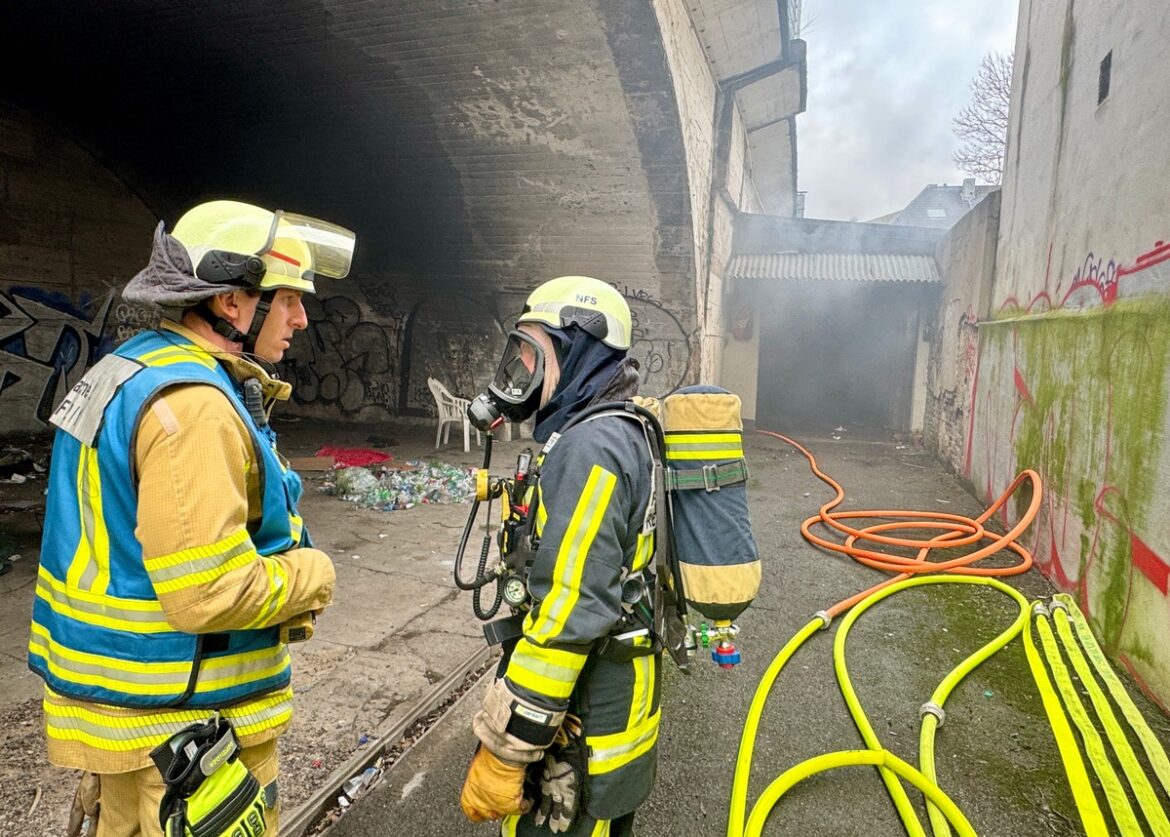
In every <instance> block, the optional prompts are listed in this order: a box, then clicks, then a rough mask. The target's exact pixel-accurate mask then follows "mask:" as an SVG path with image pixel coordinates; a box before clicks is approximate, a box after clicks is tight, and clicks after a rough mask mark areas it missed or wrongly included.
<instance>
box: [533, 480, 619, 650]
mask: <svg viewBox="0 0 1170 837" xmlns="http://www.w3.org/2000/svg"><path fill="white" fill-rule="evenodd" d="M616 485H617V477H616V476H614V475H613V474H611V473H610V472H609V471H607V470H605V469H604V468H602V467H601V466H600V465H594V466H593V468H592V470H591V471H590V472H589V478H588V479H587V480H586V481H585V488H584V490H582V492H581V496H580V497H579V498H578V500H577V507H576V508H575V509H574V510H573V516H572V518H571V519H570V520H569V527H568V529H566V530H565V536H564V537H563V538H562V539H561V545H560V549H559V550H558V551H557V560H556V565H555V566H554V568H553V578H552V589H551V590H550V591H549V594H548V598H546V599H545V600H544V602H542V603H541V606H540V608H539V615H538V616H537V618H536V620H535V622H534V623H533V630H532V631H531V633H532V635H533V639H534V640H535V641H537V642H545V641H547V640H549V639H552V638H553V637H555V636H557V635H558V634H559V633H560V632H561V631H562V630H564V627H565V621H566V620H567V619H568V617H569V614H570V613H571V612H572V610H573V606H574V605H575V604H576V603H577V597H578V596H579V595H580V588H581V574H582V573H583V572H584V571H585V559H586V557H587V556H588V555H589V549H590V547H592V546H593V539H594V538H595V537H597V530H598V529H599V528H601V521H602V519H603V518H604V517H605V510H606V508H607V507H608V506H609V498H610V495H612V494H613V489H614V486H616Z"/></svg>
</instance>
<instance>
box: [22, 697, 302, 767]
mask: <svg viewBox="0 0 1170 837" xmlns="http://www.w3.org/2000/svg"><path fill="white" fill-rule="evenodd" d="M42 705H43V707H44V712H45V725H46V728H47V731H48V735H49V737H50V738H55V739H57V740H60V741H80V742H81V743H83V744H86V745H89V746H91V747H95V748H97V749H100V750H107V751H112V752H128V751H130V750H137V749H141V748H147V747H155V746H157V745H159V744H161V743H162V742H163V741H165V740H166V739H167V738H170V737H171V736H172V735H174V734H175V733H176V732H178V731H179V730H181V729H183V728H184V727H186V726H189V725H190V724H193V723H198V722H201V721H205V720H207V718H208V716H209V715H210V714H211V712H210V710H199V709H187V710H181V711H170V710H165V709H164V710H159V711H157V712H153V711H144V710H141V709H121V708H119V707H116V706H106V705H104V704H95V703H87V704H85V705H84V706H83V705H79V704H78V703H76V702H73V701H69V700H68V698H61V697H59V696H58V695H56V694H55V693H53V692H52V691H50V690H48V689H46V690H45V699H44V701H43V703H42ZM292 709H293V702H292V690H291V689H284V690H282V691H280V692H277V693H275V694H272V695H265V696H264V697H262V698H258V699H256V700H254V701H248V702H247V703H243V704H238V705H236V706H229V707H225V708H222V709H220V710H219V712H220V715H222V716H223V717H225V718H227V719H228V720H230V721H231V722H232V727H233V728H235V730H236V734H237V735H240V736H247V735H253V734H255V733H257V732H263V731H264V730H267V729H272V728H274V727H278V726H281V725H283V724H286V723H288V722H289V720H291V719H292Z"/></svg>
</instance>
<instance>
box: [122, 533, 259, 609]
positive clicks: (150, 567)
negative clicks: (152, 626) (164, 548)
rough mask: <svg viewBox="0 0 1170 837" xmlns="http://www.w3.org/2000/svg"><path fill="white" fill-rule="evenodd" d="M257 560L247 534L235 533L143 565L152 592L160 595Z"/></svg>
mask: <svg viewBox="0 0 1170 837" xmlns="http://www.w3.org/2000/svg"><path fill="white" fill-rule="evenodd" d="M258 557H259V555H258V554H257V553H256V548H255V547H254V546H253V545H252V539H251V538H249V537H248V532H247V530H246V529H237V530H236V531H235V532H233V533H232V534H230V535H228V536H227V537H226V538H223V539H222V540H218V541H216V542H215V543H212V544H207V545H206V546H194V547H191V548H190V549H181V550H179V551H178V552H172V553H170V554H169V555H160V556H158V557H157V558H147V559H146V561H145V562H144V563H145V564H146V571H147V572H148V573H149V574H150V580H151V583H153V584H154V589H155V590H157V591H158V592H159V593H160V594H161V593H172V592H174V591H175V590H182V589H184V588H187V587H194V586H196V585H198V584H205V583H207V582H209V581H214V580H215V579H217V578H219V577H220V576H221V575H223V574H224V573H227V572H230V571H232V570H234V569H237V568H238V567H243V566H245V565H247V564H248V563H250V562H252V561H254V560H256V559H257V558H258Z"/></svg>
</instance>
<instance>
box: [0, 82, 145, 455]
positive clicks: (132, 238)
mask: <svg viewBox="0 0 1170 837" xmlns="http://www.w3.org/2000/svg"><path fill="white" fill-rule="evenodd" d="M155 223H156V219H155V217H154V215H153V213H151V212H150V210H149V209H147V207H146V206H145V205H143V203H142V202H141V201H140V200H139V199H138V198H137V197H135V196H134V195H133V194H132V193H131V192H130V191H129V190H128V189H127V188H126V186H125V184H124V183H122V182H121V181H120V180H119V179H118V178H117V177H115V176H114V175H113V174H112V173H111V172H110V171H109V170H108V169H106V168H105V167H104V166H103V165H102V164H101V163H100V162H99V161H97V160H96V159H95V158H94V157H93V156H92V155H91V154H89V153H88V152H87V151H85V150H83V149H81V148H79V147H78V146H77V145H75V144H74V143H72V142H71V141H69V140H68V139H66V138H65V137H63V136H61V135H60V134H58V133H57V132H56V131H55V130H53V129H52V128H50V127H48V126H47V125H44V124H43V123H41V122H39V121H38V120H36V119H35V118H33V117H32V116H31V115H30V114H28V113H27V112H25V111H23V110H21V109H19V108H15V107H12V106H7V105H4V104H3V103H2V102H0V415H3V420H2V421H0V433H7V434H15V433H21V432H41V431H43V430H44V428H45V426H46V425H45V421H46V420H47V419H48V416H49V414H50V413H51V412H52V410H53V408H55V407H56V406H57V403H58V402H59V401H60V400H61V398H62V397H63V396H64V395H65V393H66V392H67V391H68V390H69V388H70V387H72V386H73V384H74V383H76V382H77V379H78V378H80V377H81V375H82V373H83V372H84V371H85V369H86V368H87V367H88V366H89V365H90V364H92V363H93V362H94V361H95V360H96V359H97V358H98V357H99V356H100V355H101V354H102V353H103V352H104V351H107V350H108V349H109V347H110V346H111V345H112V344H113V342H114V340H115V339H116V338H118V337H119V336H121V335H123V334H126V333H132V332H133V331H134V330H136V329H137V327H138V326H139V325H140V324H142V323H144V322H147V321H148V320H147V319H144V318H143V315H142V312H139V311H137V310H135V309H134V308H133V307H131V306H129V305H127V304H126V303H124V302H122V301H121V299H120V297H119V296H118V295H117V294H116V292H115V289H118V288H120V286H121V285H122V284H124V283H125V280H126V279H127V278H128V275H127V272H126V271H127V267H128V266H131V270H137V269H138V267H139V266H141V265H143V264H145V263H146V255H147V254H148V253H149V252H150V232H151V230H152V228H153V227H154V224H155Z"/></svg>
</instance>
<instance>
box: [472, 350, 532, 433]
mask: <svg viewBox="0 0 1170 837" xmlns="http://www.w3.org/2000/svg"><path fill="white" fill-rule="evenodd" d="M543 385H544V349H542V348H541V347H540V344H539V343H537V342H536V340H535V338H533V337H531V336H530V335H528V334H525V333H524V332H522V331H512V332H510V333H509V334H508V342H507V343H506V344H505V346H504V352H503V355H501V357H500V364H499V366H498V367H497V368H496V374H495V376H494V377H493V378H492V382H491V383H490V384H489V385H488V391H487V392H485V393H483V394H481V395H478V396H476V397H475V399H473V400H472V402H471V404H470V405H469V406H468V407H467V417H468V419H470V420H471V423H472V425H474V426H475V428H476V429H477V430H480V431H483V432H487V431H489V430H491V429H492V428H493V427H496V426H497V425H499V424H500V423H501V422H504V421H510V422H521V421H524V420H525V419H527V418H528V417H529V416H531V415H532V414H533V413H535V412H536V410H537V408H538V407H539V406H540V393H541V389H542V387H543Z"/></svg>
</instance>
